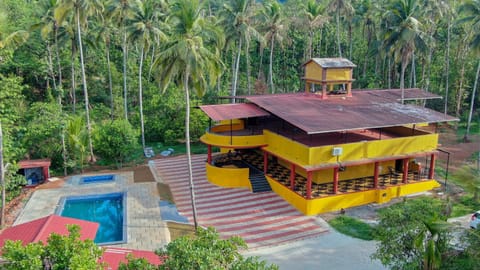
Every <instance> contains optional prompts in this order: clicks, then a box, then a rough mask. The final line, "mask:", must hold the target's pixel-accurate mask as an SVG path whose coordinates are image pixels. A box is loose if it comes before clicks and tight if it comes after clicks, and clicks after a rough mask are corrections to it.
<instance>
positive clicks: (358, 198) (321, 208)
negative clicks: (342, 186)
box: [267, 177, 440, 215]
mask: <svg viewBox="0 0 480 270" xmlns="http://www.w3.org/2000/svg"><path fill="white" fill-rule="evenodd" d="M267 180H268V182H269V183H270V186H271V187H272V190H273V191H274V192H275V193H277V194H278V195H279V196H280V197H282V198H283V199H284V200H285V201H287V202H288V203H290V204H291V205H292V206H294V207H295V208H296V209H298V211H300V212H302V213H303V214H305V215H317V214H321V213H326V212H331V211H338V210H340V209H342V208H343V209H346V208H350V207H354V206H360V205H365V204H369V203H386V202H389V201H390V200H391V199H393V198H396V197H400V196H405V195H410V194H414V193H419V192H424V191H427V190H431V189H433V188H436V187H439V186H440V185H439V184H438V183H437V182H436V181H435V180H430V181H424V182H417V183H412V184H405V185H400V186H393V187H388V188H385V189H376V190H367V191H360V192H354V193H348V194H339V195H334V196H328V197H322V198H316V199H310V200H307V199H305V198H303V197H301V196H300V195H298V194H297V193H295V192H293V191H291V190H290V189H289V188H287V187H285V186H284V185H282V184H279V183H278V182H277V181H275V180H273V179H272V178H270V177H267Z"/></svg>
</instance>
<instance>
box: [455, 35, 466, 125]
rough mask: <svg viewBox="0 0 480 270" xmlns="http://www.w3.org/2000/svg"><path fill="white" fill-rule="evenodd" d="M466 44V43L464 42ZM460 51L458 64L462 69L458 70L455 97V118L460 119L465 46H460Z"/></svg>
mask: <svg viewBox="0 0 480 270" xmlns="http://www.w3.org/2000/svg"><path fill="white" fill-rule="evenodd" d="M465 43H466V41H465ZM461 47H462V48H461V49H460V50H461V51H460V62H461V63H462V67H461V68H460V82H459V84H458V90H457V95H456V105H455V116H456V117H458V118H460V110H461V109H462V101H463V99H464V97H463V95H464V89H463V84H464V81H465V62H467V61H465V60H466V59H465V58H466V54H467V48H466V47H467V45H466V44H462V45H461Z"/></svg>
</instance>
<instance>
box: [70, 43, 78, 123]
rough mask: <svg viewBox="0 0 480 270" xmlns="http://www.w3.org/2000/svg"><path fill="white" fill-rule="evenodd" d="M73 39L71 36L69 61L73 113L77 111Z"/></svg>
mask: <svg viewBox="0 0 480 270" xmlns="http://www.w3.org/2000/svg"><path fill="white" fill-rule="evenodd" d="M75 51H76V50H75V39H74V38H72V55H71V56H70V57H71V62H72V67H71V68H72V69H71V73H72V74H71V81H72V90H71V91H72V93H71V96H72V111H73V113H74V114H75V112H76V111H77V108H76V107H77V93H76V90H75V89H76V88H77V86H76V81H75Z"/></svg>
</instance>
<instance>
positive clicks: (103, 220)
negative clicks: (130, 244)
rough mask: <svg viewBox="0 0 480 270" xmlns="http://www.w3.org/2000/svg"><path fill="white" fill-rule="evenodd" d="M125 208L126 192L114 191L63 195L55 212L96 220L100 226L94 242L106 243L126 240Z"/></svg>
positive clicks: (66, 215)
mask: <svg viewBox="0 0 480 270" xmlns="http://www.w3.org/2000/svg"><path fill="white" fill-rule="evenodd" d="M126 209H127V207H126V193H125V192H116V193H109V194H96V195H87V196H68V197H63V198H62V199H60V203H59V207H58V208H57V211H56V214H58V215H61V216H64V217H71V218H78V219H82V220H88V221H93V222H98V223H99V224H100V227H99V228H98V231H97V235H96V237H95V239H94V242H95V243H97V244H101V245H106V244H120V243H125V242H126V241H127V233H126V228H127V226H126V219H127V215H126Z"/></svg>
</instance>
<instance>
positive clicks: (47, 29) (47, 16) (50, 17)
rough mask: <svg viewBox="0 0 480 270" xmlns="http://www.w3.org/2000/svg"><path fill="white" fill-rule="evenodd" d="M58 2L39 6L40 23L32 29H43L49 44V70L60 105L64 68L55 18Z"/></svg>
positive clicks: (42, 31)
mask: <svg viewBox="0 0 480 270" xmlns="http://www.w3.org/2000/svg"><path fill="white" fill-rule="evenodd" d="M56 3H57V1H56V0H47V1H42V2H40V3H39V4H40V5H39V11H38V12H39V17H41V18H40V22H39V23H36V24H34V25H32V27H31V29H32V30H36V29H39V28H40V29H41V36H42V38H43V39H44V40H45V41H46V42H47V53H48V60H49V68H50V69H51V73H52V81H53V85H54V90H55V91H56V92H57V94H58V102H59V104H61V103H62V95H61V91H62V66H61V62H60V52H59V44H58V31H59V28H60V25H59V24H58V22H57V21H56V20H55V17H54V10H55V6H56ZM51 38H53V43H54V44H53V46H54V47H55V57H56V62H57V74H58V85H57V82H56V80H55V76H54V74H53V63H52V61H51V45H50V39H51Z"/></svg>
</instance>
